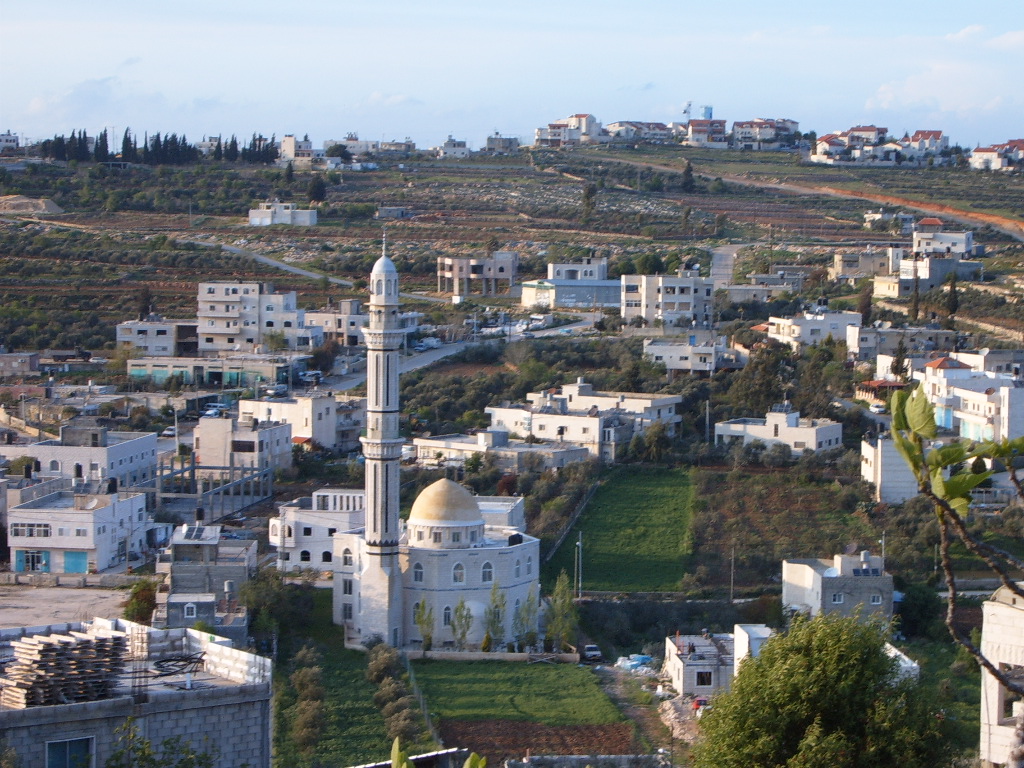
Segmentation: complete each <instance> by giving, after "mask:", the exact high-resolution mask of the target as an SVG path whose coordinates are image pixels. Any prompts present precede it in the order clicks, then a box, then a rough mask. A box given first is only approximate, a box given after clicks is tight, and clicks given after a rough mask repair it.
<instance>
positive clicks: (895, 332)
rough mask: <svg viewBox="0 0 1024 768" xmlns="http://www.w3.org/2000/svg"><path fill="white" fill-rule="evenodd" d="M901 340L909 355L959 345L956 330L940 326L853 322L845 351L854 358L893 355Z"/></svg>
mask: <svg viewBox="0 0 1024 768" xmlns="http://www.w3.org/2000/svg"><path fill="white" fill-rule="evenodd" d="M901 341H902V342H903V346H904V347H906V352H907V354H908V355H912V354H919V353H924V352H935V351H948V350H952V349H953V348H954V347H955V346H956V342H957V332H956V331H950V330H946V329H944V328H938V327H934V328H929V327H921V326H917V327H904V328H893V327H891V323H879V324H875V325H872V326H860V327H857V326H855V325H851V326H848V327H847V329H846V353H847V355H848V356H849V358H850V359H851V360H875V359H877V358H878V356H879V355H892V354H893V353H894V352H895V351H896V348H897V347H898V346H899V344H900V342H901Z"/></svg>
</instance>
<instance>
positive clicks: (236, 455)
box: [192, 416, 292, 477]
mask: <svg viewBox="0 0 1024 768" xmlns="http://www.w3.org/2000/svg"><path fill="white" fill-rule="evenodd" d="M192 448H193V452H194V453H195V456H196V461H197V462H198V463H201V464H202V465H203V466H204V467H206V468H209V469H204V472H205V473H206V474H210V475H217V476H225V477H226V476H228V474H229V472H228V468H239V469H240V468H244V467H249V468H257V469H271V470H277V469H287V468H288V467H290V466H291V465H292V428H291V425H290V424H281V423H279V422H276V421H259V420H257V419H246V420H243V419H232V418H226V417H216V416H211V417H207V416H204V417H203V418H201V419H199V423H198V424H197V425H196V428H195V430H194V431H193V433H192Z"/></svg>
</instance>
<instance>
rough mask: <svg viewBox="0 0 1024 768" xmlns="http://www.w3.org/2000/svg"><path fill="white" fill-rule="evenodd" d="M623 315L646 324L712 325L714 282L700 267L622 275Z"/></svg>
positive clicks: (625, 319) (621, 310)
mask: <svg viewBox="0 0 1024 768" xmlns="http://www.w3.org/2000/svg"><path fill="white" fill-rule="evenodd" d="M620 280H621V285H622V298H621V304H620V313H621V316H622V319H623V320H624V321H625V322H627V323H631V322H633V321H635V320H636V319H637V318H640V319H642V321H643V323H644V324H645V325H654V324H656V323H659V322H660V323H662V324H664V325H670V326H690V325H694V324H698V325H704V326H705V327H707V325H710V323H711V322H712V314H713V311H714V298H713V296H712V294H713V293H714V284H713V282H712V280H711V278H709V277H708V278H704V277H701V276H700V273H699V272H697V271H696V270H693V271H688V270H684V269H680V270H679V272H678V274H676V275H622V277H621V278H620Z"/></svg>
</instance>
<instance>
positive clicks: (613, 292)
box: [520, 279, 622, 310]
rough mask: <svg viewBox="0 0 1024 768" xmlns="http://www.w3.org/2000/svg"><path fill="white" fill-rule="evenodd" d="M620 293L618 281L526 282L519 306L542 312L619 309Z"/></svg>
mask: <svg viewBox="0 0 1024 768" xmlns="http://www.w3.org/2000/svg"><path fill="white" fill-rule="evenodd" d="M621 292H622V287H621V283H620V282H619V281H618V280H596V279H595V280H584V279H578V280H565V279H562V280H527V281H524V282H523V284H522V298H521V299H520V305H521V306H523V307H529V308H532V307H543V308H545V309H593V310H596V309H606V308H608V309H618V308H619V306H620V305H621V302H622V298H621Z"/></svg>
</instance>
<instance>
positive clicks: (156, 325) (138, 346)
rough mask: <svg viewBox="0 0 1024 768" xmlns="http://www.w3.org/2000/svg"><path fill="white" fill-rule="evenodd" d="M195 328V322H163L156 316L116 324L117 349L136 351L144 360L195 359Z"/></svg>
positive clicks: (196, 348)
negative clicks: (157, 358) (140, 353)
mask: <svg viewBox="0 0 1024 768" xmlns="http://www.w3.org/2000/svg"><path fill="white" fill-rule="evenodd" d="M198 328H199V326H198V323H197V322H196V321H195V320H164V319H163V318H162V317H160V316H159V315H151V316H150V317H149V318H148V319H146V320H128V321H127V322H124V323H118V324H117V331H116V339H117V346H119V347H127V348H129V349H133V350H139V351H141V352H142V354H143V355H145V356H146V357H195V356H196V355H197V354H198V353H199V333H198Z"/></svg>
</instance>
